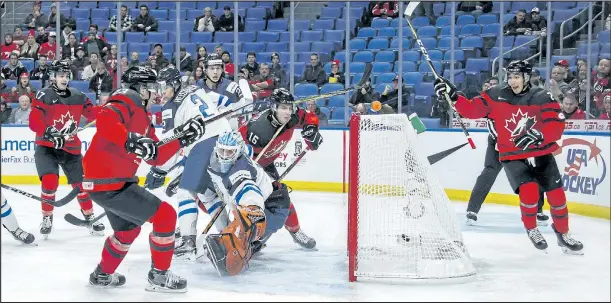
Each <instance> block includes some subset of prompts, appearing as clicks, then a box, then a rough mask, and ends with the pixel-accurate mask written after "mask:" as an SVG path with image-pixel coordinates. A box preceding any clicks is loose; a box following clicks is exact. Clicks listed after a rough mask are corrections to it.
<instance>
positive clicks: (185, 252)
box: [174, 236, 196, 259]
mask: <svg viewBox="0 0 611 303" xmlns="http://www.w3.org/2000/svg"><path fill="white" fill-rule="evenodd" d="M195 253H196V248H195V236H184V237H180V238H179V239H177V241H176V248H174V257H175V258H177V259H193V258H194V257H195Z"/></svg>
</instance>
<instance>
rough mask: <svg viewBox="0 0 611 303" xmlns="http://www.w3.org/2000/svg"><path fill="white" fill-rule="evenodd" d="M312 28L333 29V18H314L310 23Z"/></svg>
mask: <svg viewBox="0 0 611 303" xmlns="http://www.w3.org/2000/svg"><path fill="white" fill-rule="evenodd" d="M312 29H313V30H319V31H324V30H330V29H335V20H334V19H319V20H314V23H313V24H312Z"/></svg>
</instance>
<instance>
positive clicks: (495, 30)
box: [480, 23, 501, 37]
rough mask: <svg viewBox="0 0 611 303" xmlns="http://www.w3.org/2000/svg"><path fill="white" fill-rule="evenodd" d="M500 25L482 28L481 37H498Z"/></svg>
mask: <svg viewBox="0 0 611 303" xmlns="http://www.w3.org/2000/svg"><path fill="white" fill-rule="evenodd" d="M500 31H501V25H500V24H499V23H490V24H486V25H484V26H483V27H482V33H481V35H480V36H481V37H498V36H499V35H500Z"/></svg>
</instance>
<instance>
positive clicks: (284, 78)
mask: <svg viewBox="0 0 611 303" xmlns="http://www.w3.org/2000/svg"><path fill="white" fill-rule="evenodd" d="M493 5H497V3H493V2H488V1H463V2H460V3H459V5H458V7H457V15H465V14H471V15H474V16H479V15H481V14H483V13H489V12H490V11H491V10H492V7H493ZM432 7H433V4H432V3H427V2H423V3H422V4H421V5H420V6H419V7H418V9H419V10H420V12H419V13H418V14H419V15H422V16H428V17H429V18H431V19H432V20H434V19H435V18H436V17H435V16H434V15H433V13H432ZM120 12H121V13H120V16H117V15H114V16H112V17H111V18H110V20H109V24H108V25H107V27H106V28H107V29H106V30H108V31H119V32H122V33H124V32H130V31H135V32H145V33H148V32H155V31H157V29H158V23H157V20H156V19H155V18H154V17H153V16H151V15H150V14H149V8H148V6H147V5H140V7H139V15H138V16H136V17H135V18H134V16H131V15H130V14H129V9H128V7H127V6H125V5H123V6H122V7H121V9H120ZM56 14H58V12H57V9H56V7H55V4H53V5H51V7H50V13H49V15H48V16H47V15H45V14H44V13H43V12H42V11H41V5H40V3H39V2H36V3H35V4H34V6H33V11H32V13H31V14H30V15H28V16H27V17H26V18H25V20H24V21H23V23H22V24H20V25H19V26H16V27H15V28H14V32H13V33H12V34H6V35H5V37H4V43H3V44H2V45H1V48H0V57H1V59H2V61H3V66H2V73H1V74H2V82H0V98H1V100H0V101H1V103H0V104H2V112H1V114H0V117H1V118H2V120H1V123H27V118H24V113H26V112H28V111H29V103H30V101H31V100H32V98H33V97H34V96H35V93H36V89H35V88H34V87H33V86H32V84H31V83H30V81H31V80H40V81H41V84H42V87H47V86H48V85H50V81H52V79H50V75H49V68H48V66H49V64H50V63H51V62H52V61H53V60H56V59H60V58H61V59H66V60H69V61H70V62H71V65H72V79H74V80H80V81H88V82H89V86H88V89H89V92H90V93H95V96H96V100H93V101H94V102H97V103H98V104H100V103H103V101H104V100H105V99H106V98H107V96H108V94H109V93H110V92H111V91H112V90H114V89H116V83H117V79H116V77H117V69H118V67H119V66H120V67H121V69H122V70H125V69H127V68H128V67H130V66H133V65H139V64H141V65H149V66H151V67H153V68H155V69H157V70H160V69H162V68H164V67H166V66H169V65H176V64H179V66H180V69H181V71H182V72H184V77H183V80H184V82H185V83H186V84H192V85H199V86H205V85H208V84H207V83H206V78H205V73H204V62H205V58H206V57H207V56H208V54H209V53H216V54H218V55H219V56H220V57H221V58H222V60H223V62H224V68H225V70H224V74H225V77H227V78H229V79H232V80H233V79H234V75H235V73H238V78H239V79H245V80H247V81H248V83H249V84H250V87H251V90H252V91H253V95H254V97H255V98H256V99H264V98H266V97H268V96H269V95H270V94H271V92H272V90H273V89H274V88H279V87H285V88H287V87H288V86H289V83H290V81H289V79H290V78H289V77H290V75H289V73H287V71H286V70H285V69H284V68H283V63H285V62H280V61H281V60H280V58H281V56H280V54H279V53H275V52H274V53H272V54H271V58H260V57H259V58H258V56H257V53H255V52H249V53H247V56H246V63H245V64H243V65H242V66H239V67H236V66H235V65H234V64H233V63H232V62H233V60H232V58H231V54H230V52H229V51H228V50H225V49H223V47H222V46H221V45H218V46H216V47H215V49H214V50H208V49H206V47H205V46H203V45H200V46H199V47H198V48H197V53H196V54H191V53H189V52H187V50H186V49H185V47H184V46H182V47H181V48H180V52H179V53H178V54H174V55H172V58H168V56H167V54H168V53H166V51H168V50H164V49H163V45H162V44H161V43H158V44H155V45H154V47H153V50H152V51H151V53H150V54H149V55H148V57H146V58H140V53H138V52H131V53H129V54H127V57H122V58H121V60H120V61H119V60H118V55H117V46H116V45H113V44H111V43H109V42H108V41H107V40H106V38H105V37H104V33H103V32H100V31H99V27H98V25H97V24H90V26H89V29H88V32H87V33H86V36H85V37H83V39H82V40H81V41H78V35H77V33H76V32H75V31H74V30H75V27H76V21H75V20H74V19H73V18H71V17H66V16H64V15H63V14H62V13H59V19H60V27H61V31H59V37H58V34H57V32H56V30H59V29H56ZM399 15H401V14H400V12H399V6H398V2H396V1H379V2H378V1H376V2H371V3H370V5H369V7H368V10H367V13H366V14H364V15H363V16H362V18H361V19H360V20H359V27H366V26H369V25H370V24H371V22H372V21H373V20H374V19H376V18H387V19H393V18H397V17H398V16H399ZM278 16H282V9H279V13H278ZM271 17H272V18H273V17H275V16H271ZM234 18H235V15H234V12H233V11H232V9H231V7H230V6H225V7H224V8H223V14H222V15H221V16H215V15H214V14H213V10H212V8H210V7H206V8H204V10H203V12H202V15H201V16H199V17H197V18H195V20H193V28H192V30H193V31H194V32H217V31H233V29H234V28H233V26H234V21H235V20H234ZM119 20H120V22H119ZM607 20H608V22H607V24H606V26H607V27H609V26H610V24H609V23H610V22H611V16H610V17H609V18H607ZM238 24H239V25H238V26H239V28H238V30H239V31H243V30H244V20H242V17H240V16H238ZM503 29H504V32H505V34H506V35H545V33H546V31H547V20H546V19H545V18H544V16H542V15H541V14H540V10H539V9H538V8H537V7H533V8H532V9H531V10H530V12H527V11H526V10H524V9H521V10H519V11H517V12H516V14H515V16H514V17H513V18H512V19H511V20H509V22H508V23H506V24H505V25H504V27H503ZM58 39H59V40H58ZM57 43H59V45H60V47H59V53H56V52H57V49H58V48H57ZM169 51H170V52H171V51H172V50H169ZM177 56H178V58H177ZM20 60H33V61H35V64H34V68H33V69H32V70H27V69H26V67H25V66H24V65H23V64H22V63H21V62H20ZM324 63H326V62H321V58H320V56H319V54H316V53H312V54H311V56H310V60H309V64H307V65H306V68H305V70H304V72H303V74H302V75H301V76H300V77H298V78H297V79H298V80H299V81H298V83H310V84H315V85H316V86H317V87H319V88H320V87H322V86H324V85H325V84H327V83H334V84H335V83H337V84H345V83H346V78H345V77H346V76H345V75H344V72H343V70H342V64H341V63H340V61H339V60H332V61H331V62H330V63H331V64H330V72H329V73H327V72H325V70H324V68H323V66H324ZM610 66H611V61H610V60H609V59H608V58H601V59H600V60H599V61H598V62H597V65H596V66H595V68H594V69H593V71H592V74H591V79H592V81H591V83H587V73H588V70H587V66H586V64H585V61H583V60H579V61H578V62H577V69H576V70H575V71H571V70H570V68H569V63H568V62H567V61H566V60H561V61H559V62H555V65H554V67H553V69H552V71H551V73H550V79H542V78H541V75H538V73H536V74H535V75H533V77H532V78H531V84H532V85H535V86H544V85H545V81H549V86H550V90H551V91H552V93H553V94H554V95H555V96H556V97H557V99H558V100H560V102H563V106H564V108H565V112H566V113H567V116H570V117H571V118H573V119H579V118H585V117H586V114H585V113H584V114H583V115H582V114H580V112H579V111H585V110H586V100H587V98H586V97H587V96H586V94H587V91H588V86H589V91H590V93H591V104H590V112H589V113H587V115H588V118H601V119H608V118H609V105H608V104H609V102H611V84H610V82H609V79H610ZM5 79H9V80H16V83H17V84H16V86H15V87H10V88H9V87H7V86H6V84H5V83H4V82H5ZM372 81H373V79H369V81H366V83H365V85H363V86H362V87H359V88H358V89H357V90H355V92H354V93H353V94H352V95H351V96H350V99H349V100H350V104H351V106H352V108H353V110H355V111H357V112H360V113H364V114H366V113H371V112H372V111H371V109H370V107H369V104H371V103H372V102H373V101H380V102H382V103H383V104H384V107H383V109H384V112H388V113H390V112H396V111H397V110H398V100H399V98H398V93H399V87H398V86H399V76H398V75H397V76H395V78H394V79H393V81H392V83H389V84H388V85H385V86H383V88H380V87H374V85H372ZM499 82H500V81H499V79H498V78H491V79H489V80H488V81H486V82H485V83H484V85H483V89H485V88H486V87H488V86H494V85H498V83H499ZM376 88H377V89H376ZM410 92H411V93H413V89H412V90H410V88H409V87H407V86H406V85H404V86H403V88H402V100H403V103H402V106H403V109H404V112H406V110H405V109H407V108H408V107H409V106H410V104H409V102H408V100H409V99H410ZM478 92H479V90H478V91H477V92H476V93H478ZM465 93H467V95H469V92H465ZM567 96H569V97H568V98H567ZM11 103H19V106H16V107H15V108H11V106H10V104H11ZM433 103H434V104H433V106H432V107H431V116H432V117H442V118H443V117H445V116H447V110H448V108H447V105H446V104H444V103H445V102H433ZM565 103H566V105H564V104H565ZM307 107H308V108H309V109H310V110H312V111H316V112H317V113H319V115H320V117H321V120H325V121H326V120H327V119H328V117H326V115H325V113H322V112H321V111H320V109H319V108H318V106H317V105H316V103H315V102H310V103H308V105H307ZM572 109H576V110H575V111H576V112H577V113H578V114H571V113H572V111H571V110H572ZM26 117H27V115H26Z"/></svg>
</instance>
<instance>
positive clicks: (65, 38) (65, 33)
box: [59, 24, 78, 45]
mask: <svg viewBox="0 0 611 303" xmlns="http://www.w3.org/2000/svg"><path fill="white" fill-rule="evenodd" d="M73 33H74V31H73V30H72V26H71V25H70V24H66V25H64V29H63V30H62V31H61V32H60V35H59V44H60V45H68V42H69V40H70V34H73ZM76 41H77V42H78V39H77V40H76Z"/></svg>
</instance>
